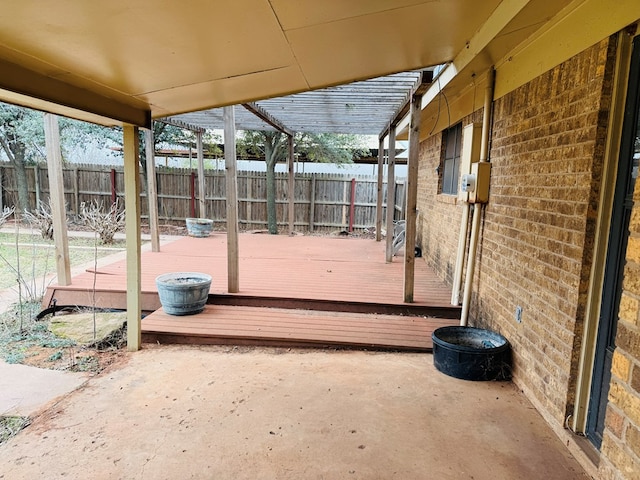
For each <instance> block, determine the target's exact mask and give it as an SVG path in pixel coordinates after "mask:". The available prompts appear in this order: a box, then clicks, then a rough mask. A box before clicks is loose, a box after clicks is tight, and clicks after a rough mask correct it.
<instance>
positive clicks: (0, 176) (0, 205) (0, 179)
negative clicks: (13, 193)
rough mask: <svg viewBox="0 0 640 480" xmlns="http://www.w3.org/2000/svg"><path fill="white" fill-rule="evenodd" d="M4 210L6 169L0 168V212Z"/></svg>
mask: <svg viewBox="0 0 640 480" xmlns="http://www.w3.org/2000/svg"><path fill="white" fill-rule="evenodd" d="M3 210H4V167H1V166H0V212H1V211H3Z"/></svg>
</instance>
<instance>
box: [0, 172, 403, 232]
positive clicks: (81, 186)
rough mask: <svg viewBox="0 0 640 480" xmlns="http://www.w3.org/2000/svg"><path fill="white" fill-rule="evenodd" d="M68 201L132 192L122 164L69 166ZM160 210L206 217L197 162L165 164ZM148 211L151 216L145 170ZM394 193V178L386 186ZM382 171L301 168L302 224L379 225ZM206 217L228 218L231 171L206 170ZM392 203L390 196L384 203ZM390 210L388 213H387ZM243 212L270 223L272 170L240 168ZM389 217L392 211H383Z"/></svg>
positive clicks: (33, 175) (34, 185)
mask: <svg viewBox="0 0 640 480" xmlns="http://www.w3.org/2000/svg"><path fill="white" fill-rule="evenodd" d="M63 178H64V192H65V201H66V204H67V212H68V214H69V215H77V214H78V212H79V210H80V205H81V203H82V202H92V201H94V200H96V201H98V202H102V203H103V204H104V205H105V207H107V206H108V205H110V204H111V203H112V202H114V201H115V200H116V198H122V197H123V195H124V173H123V167H122V166H115V167H105V166H98V165H72V166H67V167H65V168H64V169H63ZM27 179H28V185H29V197H30V198H29V202H30V205H31V206H32V207H34V206H35V205H36V204H37V202H38V201H42V202H47V201H48V198H49V180H48V173H47V169H46V167H43V166H30V167H27ZM156 180H157V185H158V214H159V218H160V220H161V221H164V222H165V223H181V222H183V221H184V219H185V218H186V217H194V216H202V213H201V212H199V211H198V206H199V201H198V200H199V198H198V188H197V185H198V182H197V172H196V170H195V169H193V170H192V169H188V168H167V167H158V168H157V170H156ZM140 181H141V183H142V185H143V187H142V190H143V193H142V205H141V206H142V217H143V218H147V217H148V202H147V200H146V193H145V190H146V187H145V185H146V184H145V179H144V177H143V174H142V173H141V175H140ZM383 189H384V190H383V195H384V197H383V198H384V199H386V183H385V184H384V186H383ZM0 190H1V194H0V209H1V208H2V207H3V206H5V205H9V206H10V205H14V204H15V203H16V198H17V189H16V181H15V173H14V167H13V166H12V165H10V164H7V163H0ZM404 192H405V189H404V180H398V179H396V199H395V205H394V207H395V208H394V210H395V218H396V219H397V220H401V219H403V218H404V197H405V195H404ZM376 196H377V178H376V177H373V176H355V177H354V176H353V175H347V174H317V173H298V174H296V175H295V198H294V205H295V208H294V212H295V221H294V226H295V229H296V230H298V231H318V232H327V231H334V230H337V229H340V230H347V229H353V230H354V231H362V230H363V229H366V228H369V229H371V228H373V227H375V223H376ZM205 200H206V217H207V218H210V219H212V220H214V222H218V223H220V224H221V225H222V224H224V223H225V222H226V199H225V177H224V171H223V170H207V171H205ZM383 208H384V209H385V210H386V203H383ZM276 209H277V219H278V225H280V226H287V225H288V223H289V219H288V174H286V173H276ZM383 215H386V213H385V212H383ZM238 217H239V223H240V226H241V227H242V228H243V229H246V230H253V229H264V228H267V179H266V173H264V172H238ZM383 218H386V217H384V216H383Z"/></svg>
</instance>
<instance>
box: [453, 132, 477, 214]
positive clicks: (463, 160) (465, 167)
mask: <svg viewBox="0 0 640 480" xmlns="http://www.w3.org/2000/svg"><path fill="white" fill-rule="evenodd" d="M481 141H482V124H481V123H470V124H469V125H465V126H464V127H463V128H462V152H461V155H460V175H465V174H468V173H472V172H471V165H473V164H474V163H477V162H478V161H480V147H481V143H480V142H481ZM458 198H459V199H460V200H462V201H465V202H468V201H469V193H468V191H463V190H460V191H459V195H458Z"/></svg>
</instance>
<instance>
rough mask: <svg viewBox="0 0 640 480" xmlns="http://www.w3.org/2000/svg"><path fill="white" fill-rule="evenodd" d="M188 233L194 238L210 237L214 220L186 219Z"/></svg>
mask: <svg viewBox="0 0 640 480" xmlns="http://www.w3.org/2000/svg"><path fill="white" fill-rule="evenodd" d="M185 221H186V223H187V233H188V234H189V235H190V236H192V237H208V236H209V234H210V233H211V231H212V230H213V220H211V219H210V218H192V217H189V218H186V219H185Z"/></svg>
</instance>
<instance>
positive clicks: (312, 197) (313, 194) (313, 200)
mask: <svg viewBox="0 0 640 480" xmlns="http://www.w3.org/2000/svg"><path fill="white" fill-rule="evenodd" d="M315 213H316V176H315V175H313V176H312V177H311V194H310V202H309V231H310V232H313V223H314V221H315Z"/></svg>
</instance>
